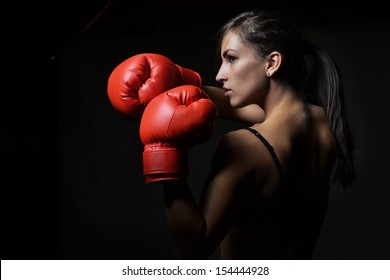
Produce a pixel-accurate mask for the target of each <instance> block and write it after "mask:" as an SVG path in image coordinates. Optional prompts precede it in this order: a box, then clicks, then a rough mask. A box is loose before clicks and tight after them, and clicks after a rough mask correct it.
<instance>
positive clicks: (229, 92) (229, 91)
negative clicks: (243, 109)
mask: <svg viewBox="0 0 390 280" xmlns="http://www.w3.org/2000/svg"><path fill="white" fill-rule="evenodd" d="M224 90H225V96H230V95H231V94H232V91H231V90H230V89H228V88H224Z"/></svg>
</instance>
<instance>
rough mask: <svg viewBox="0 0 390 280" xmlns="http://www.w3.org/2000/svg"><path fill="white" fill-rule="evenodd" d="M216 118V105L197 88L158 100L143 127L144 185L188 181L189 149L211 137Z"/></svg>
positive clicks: (183, 88)
mask: <svg viewBox="0 0 390 280" xmlns="http://www.w3.org/2000/svg"><path fill="white" fill-rule="evenodd" d="M216 117H217V108H216V107H215V105H214V103H213V102H212V101H211V100H210V99H209V97H208V96H207V94H206V93H205V92H204V91H202V90H201V89H200V88H198V87H196V86H192V85H185V86H179V87H176V88H173V89H171V90H169V91H167V92H164V93H163V94H160V95H159V96H157V97H155V98H154V99H153V100H152V101H151V102H150V103H149V104H148V106H147V107H146V109H145V111H144V114H143V116H142V119H141V124H140V137H141V141H142V143H143V144H144V151H143V154H142V157H143V172H144V175H145V183H146V184H149V183H153V182H158V181H169V180H185V179H186V176H187V173H188V159H187V158H188V150H189V148H191V147H193V146H195V145H196V144H199V143H204V142H206V141H207V140H208V139H209V138H210V136H211V133H212V131H213V129H214V123H215V120H216Z"/></svg>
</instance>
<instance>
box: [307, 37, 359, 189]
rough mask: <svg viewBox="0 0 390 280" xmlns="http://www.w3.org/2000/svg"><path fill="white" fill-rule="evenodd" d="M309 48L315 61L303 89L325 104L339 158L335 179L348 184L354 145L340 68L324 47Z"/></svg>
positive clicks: (353, 174)
mask: <svg viewBox="0 0 390 280" xmlns="http://www.w3.org/2000/svg"><path fill="white" fill-rule="evenodd" d="M309 50H311V53H312V55H313V63H312V67H311V71H310V73H309V76H308V78H307V80H306V83H305V85H304V93H305V96H306V97H307V98H308V99H309V101H311V102H313V103H314V104H318V105H320V106H322V107H323V108H324V110H325V112H326V115H327V117H328V121H329V125H330V127H331V131H332V133H333V136H334V138H335V141H336V157H337V158H336V166H335V169H334V178H333V180H334V181H335V182H338V183H341V184H342V185H343V186H344V187H346V186H348V185H352V184H353V183H354V182H355V181H356V170H355V165H354V161H353V156H354V152H355V145H354V141H353V136H352V132H351V130H350V127H349V124H348V119H347V114H346V110H345V103H344V85H343V83H342V79H341V73H340V69H339V68H338V66H337V65H336V64H335V63H334V61H333V60H332V58H331V57H330V56H329V54H328V53H327V52H326V51H324V50H323V49H320V48H318V47H317V46H316V45H314V44H311V45H310V48H309ZM313 94H316V95H315V96H313Z"/></svg>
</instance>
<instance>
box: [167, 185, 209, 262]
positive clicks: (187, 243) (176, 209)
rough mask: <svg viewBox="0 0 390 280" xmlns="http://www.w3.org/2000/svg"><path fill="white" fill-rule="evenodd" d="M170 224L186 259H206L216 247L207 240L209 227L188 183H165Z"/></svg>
mask: <svg viewBox="0 0 390 280" xmlns="http://www.w3.org/2000/svg"><path fill="white" fill-rule="evenodd" d="M163 185H164V199H165V207H166V214H167V218H168V223H169V225H170V228H171V231H172V234H173V236H174V238H175V241H176V243H177V245H178V248H179V250H180V253H181V255H182V257H183V258H184V259H205V258H207V257H208V256H209V255H210V254H211V253H212V251H213V250H214V249H215V247H216V246H213V245H210V244H207V241H206V240H205V236H206V231H207V226H206V221H205V218H204V216H203V213H202V212H201V210H200V208H199V206H198V205H197V203H196V202H195V199H194V197H193V195H192V193H191V190H190V189H189V187H188V185H187V183H185V182H178V181H170V182H164V184H163Z"/></svg>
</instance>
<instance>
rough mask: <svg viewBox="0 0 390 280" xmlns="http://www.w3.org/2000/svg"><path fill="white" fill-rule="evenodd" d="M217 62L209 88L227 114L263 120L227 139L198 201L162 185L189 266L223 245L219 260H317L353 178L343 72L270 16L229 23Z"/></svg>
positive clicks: (180, 188)
mask: <svg viewBox="0 0 390 280" xmlns="http://www.w3.org/2000/svg"><path fill="white" fill-rule="evenodd" d="M219 55H220V57H221V65H220V68H219V71H218V74H217V76H216V80H217V81H218V82H220V83H221V84H222V90H221V89H218V88H215V87H204V90H205V91H206V92H207V93H209V95H210V96H211V98H212V99H213V101H214V102H220V104H217V107H218V109H219V114H220V116H222V117H223V116H226V117H228V118H234V116H233V117H232V116H230V115H229V111H226V110H227V108H228V107H232V108H243V109H245V108H247V110H248V111H247V113H241V115H240V117H241V120H242V118H244V119H246V120H248V122H250V121H253V120H256V121H257V122H256V123H254V124H253V125H252V126H250V127H248V128H245V129H239V130H235V131H231V132H229V133H227V134H226V135H224V136H223V137H222V139H221V140H220V142H219V144H218V147H217V150H216V152H215V155H214V158H213V162H212V165H211V166H212V167H211V170H210V173H209V175H208V177H207V179H206V182H205V186H204V189H203V192H202V195H201V200H200V202H199V204H198V203H197V202H196V201H195V200H194V198H193V196H192V194H191V191H190V189H189V186H188V184H187V182H182V181H165V182H163V185H164V197H165V202H166V211H167V217H168V220H169V223H170V226H171V229H172V232H173V235H174V237H175V240H176V242H177V244H178V247H179V249H180V252H181V253H182V256H183V258H191V259H202V258H208V257H209V256H210V254H211V253H212V252H214V251H215V250H216V249H217V248H219V249H220V257H221V259H310V258H311V257H312V253H313V250H314V247H315V244H316V240H317V238H318V235H319V232H320V229H321V225H322V222H323V219H324V216H325V213H326V207H327V199H328V193H329V188H330V183H331V180H332V176H333V179H334V180H335V182H337V183H341V184H342V185H344V186H348V185H351V184H352V183H353V182H354V180H355V176H356V175H355V168H354V162H353V153H354V143H353V139H352V135H351V131H350V128H349V126H348V122H347V116H346V112H345V109H344V103H343V85H342V81H341V78H340V73H339V71H338V68H337V66H336V65H335V63H334V62H333V61H332V59H331V58H330V57H329V55H328V54H327V53H326V52H325V51H324V50H321V49H320V48H319V47H317V46H316V45H315V44H313V43H311V42H309V41H308V40H306V39H304V38H303V37H302V36H301V33H300V31H299V30H298V29H297V28H296V27H295V26H294V24H293V23H292V22H290V21H289V20H287V19H285V18H283V17H282V16H280V15H279V14H278V13H276V12H268V11H248V12H244V13H241V14H239V15H238V16H236V17H235V18H233V19H231V20H230V21H229V22H227V23H226V24H225V25H224V26H223V27H222V29H221V37H220V43H219ZM306 59H311V61H306ZM308 62H310V64H309V63H308ZM309 66H310V67H309ZM221 91H222V93H221ZM218 94H220V99H217V98H216V96H218ZM217 100H219V101H217ZM225 101H229V103H230V104H228V105H229V106H227V105H226V104H225V106H222V104H223V102H225ZM259 107H260V108H261V110H260V109H258V110H256V109H254V108H259ZM222 108H225V109H222ZM242 116H244V117H242Z"/></svg>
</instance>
